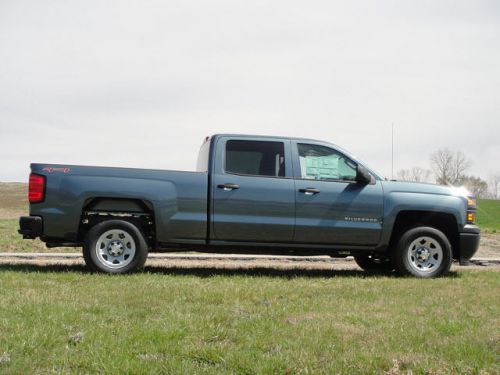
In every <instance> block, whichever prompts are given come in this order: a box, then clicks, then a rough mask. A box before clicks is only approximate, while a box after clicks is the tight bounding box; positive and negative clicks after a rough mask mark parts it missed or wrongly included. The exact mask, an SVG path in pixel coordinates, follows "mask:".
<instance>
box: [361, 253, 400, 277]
mask: <svg viewBox="0 0 500 375" xmlns="http://www.w3.org/2000/svg"><path fill="white" fill-rule="evenodd" d="M354 260H355V261H356V264H357V265H358V266H359V267H361V268H362V269H363V270H365V271H366V272H374V273H375V272H382V273H388V272H391V271H393V270H394V266H393V265H392V262H391V260H390V259H389V258H386V257H383V256H374V255H356V256H354Z"/></svg>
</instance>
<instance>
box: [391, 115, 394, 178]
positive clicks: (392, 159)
mask: <svg viewBox="0 0 500 375" xmlns="http://www.w3.org/2000/svg"><path fill="white" fill-rule="evenodd" d="M391 125H392V133H391V139H392V140H391V180H394V123H392V124H391Z"/></svg>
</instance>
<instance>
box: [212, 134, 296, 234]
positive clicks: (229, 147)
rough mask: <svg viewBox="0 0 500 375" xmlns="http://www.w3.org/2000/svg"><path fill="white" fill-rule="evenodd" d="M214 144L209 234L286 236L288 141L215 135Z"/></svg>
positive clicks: (291, 207)
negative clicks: (218, 136) (211, 232)
mask: <svg viewBox="0 0 500 375" xmlns="http://www.w3.org/2000/svg"><path fill="white" fill-rule="evenodd" d="M215 150H216V153H215V160H214V166H213V174H212V195H213V199H212V223H213V225H212V228H213V234H212V235H213V237H212V238H214V239H216V240H221V241H238V242H242V241H243V242H244V241H251V242H291V241H292V239H293V231H294V224H295V193H294V181H293V178H292V166H291V155H290V141H288V140H283V139H275V138H261V137H256V138H247V137H242V138H238V137H220V138H218V139H217V141H216V144H215Z"/></svg>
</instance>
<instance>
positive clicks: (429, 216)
mask: <svg viewBox="0 0 500 375" xmlns="http://www.w3.org/2000/svg"><path fill="white" fill-rule="evenodd" d="M419 226H428V227H432V228H435V229H438V230H440V231H441V232H443V234H444V235H445V236H446V237H447V238H448V241H450V244H451V249H452V255H453V258H454V259H458V258H459V246H458V244H459V238H458V237H459V235H458V223H457V219H456V217H455V215H453V214H451V213H445V212H436V211H415V210H404V211H400V212H399V213H398V214H397V216H396V219H395V221H394V226H393V228H392V233H391V238H390V242H389V247H390V248H394V246H395V244H396V243H397V241H398V240H399V238H400V237H401V235H402V234H403V233H405V232H406V231H408V230H409V229H412V228H415V227H419Z"/></svg>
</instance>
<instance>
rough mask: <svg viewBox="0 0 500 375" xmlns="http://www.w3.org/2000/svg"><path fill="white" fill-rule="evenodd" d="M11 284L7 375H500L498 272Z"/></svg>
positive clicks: (152, 273)
mask: <svg viewBox="0 0 500 375" xmlns="http://www.w3.org/2000/svg"><path fill="white" fill-rule="evenodd" d="M0 271H1V272H0V285H2V287H1V288H0V373H3V374H22V373H40V374H43V373H54V372H55V373H109V374H117V373H134V374H141V373H179V374H188V373H207V374H224V373H227V374H231V373H244V374H252V373H279V374H287V373H289V374H295V373H304V374H306V373H328V374H331V373H344V374H367V373H376V374H383V373H384V372H387V371H390V370H391V369H392V371H393V372H392V374H397V373H401V374H402V373H406V371H408V370H411V371H413V373H414V374H424V373H427V374H450V373H482V374H486V373H490V374H496V373H498V372H499V371H500V367H499V361H498V358H499V357H498V356H499V355H500V351H499V350H500V346H499V340H500V332H499V328H500V327H499V315H498V311H499V309H500V306H499V300H498V292H499V290H500V277H499V275H498V273H496V272H475V271H469V272H464V273H461V274H456V275H454V276H451V277H448V278H441V279H435V280H415V279H410V278H403V279H402V278H393V277H363V276H360V275H362V274H360V273H352V272H349V271H344V272H343V273H342V272H338V273H336V274H329V276H326V275H323V274H310V275H309V276H300V273H299V276H297V275H296V274H295V273H291V274H289V275H287V274H286V273H285V274H279V275H276V276H269V275H268V276H261V275H258V274H254V273H251V274H246V273H245V271H241V272H237V271H236V272H235V273H233V274H230V275H227V274H224V272H222V271H217V270H214V271H213V272H208V273H207V272H202V273H199V271H196V270H189V269H188V270H178V272H176V271H175V270H169V271H165V270H164V269H154V268H149V269H148V272H146V273H142V274H136V275H130V276H108V275H95V274H89V273H86V272H85V271H84V270H83V268H81V267H80V266H74V267H70V268H57V267H49V268H44V267H36V266H15V265H3V266H0ZM472 306H474V307H473V308H471V307H472ZM395 364H396V365H395ZM396 368H398V369H399V371H400V372H397V371H396Z"/></svg>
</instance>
